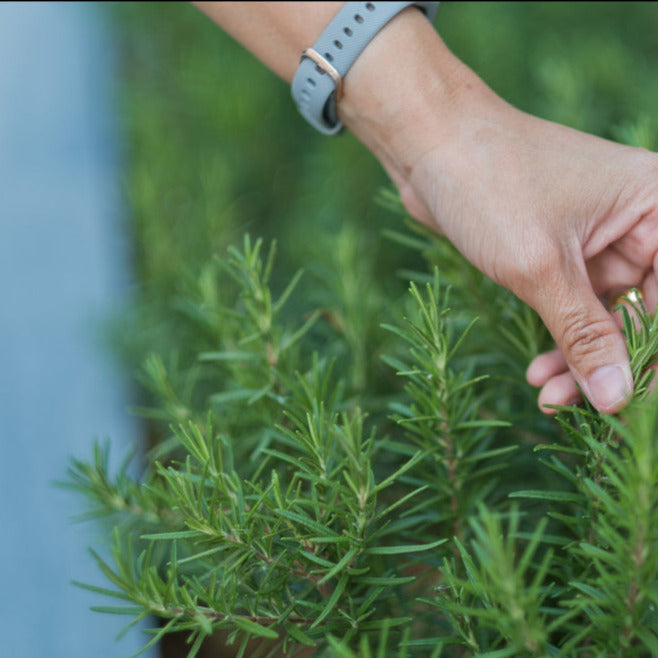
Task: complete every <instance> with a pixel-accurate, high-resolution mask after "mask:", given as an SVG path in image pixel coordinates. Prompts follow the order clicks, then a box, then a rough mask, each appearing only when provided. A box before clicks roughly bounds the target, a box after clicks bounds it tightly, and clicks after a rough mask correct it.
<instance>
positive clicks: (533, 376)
mask: <svg viewBox="0 0 658 658" xmlns="http://www.w3.org/2000/svg"><path fill="white" fill-rule="evenodd" d="M568 370H569V366H568V365H567V362H566V361H565V359H564V356H562V352H560V350H557V349H555V350H551V351H550V352H545V353H544V354H540V355H539V356H537V357H535V358H534V359H533V360H532V362H531V363H530V365H529V366H528V370H527V372H526V379H527V380H528V383H529V384H530V385H531V386H537V387H540V386H544V384H546V382H547V381H548V380H549V379H551V377H555V375H560V374H562V373H563V372H566V371H568Z"/></svg>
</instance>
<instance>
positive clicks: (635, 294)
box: [608, 287, 644, 311]
mask: <svg viewBox="0 0 658 658" xmlns="http://www.w3.org/2000/svg"><path fill="white" fill-rule="evenodd" d="M610 298H612V305H611V308H612V310H613V311H614V310H615V308H617V306H619V305H621V304H624V303H630V304H631V306H638V305H639V306H644V294H643V292H642V290H641V289H640V288H635V287H633V288H626V289H624V290H622V291H621V292H618V293H616V294H615V296H614V297H613V296H612V295H609V297H608V299H610Z"/></svg>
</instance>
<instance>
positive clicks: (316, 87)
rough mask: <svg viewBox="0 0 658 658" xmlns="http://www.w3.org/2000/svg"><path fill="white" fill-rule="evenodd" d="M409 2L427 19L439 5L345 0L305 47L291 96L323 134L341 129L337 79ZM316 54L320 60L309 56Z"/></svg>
mask: <svg viewBox="0 0 658 658" xmlns="http://www.w3.org/2000/svg"><path fill="white" fill-rule="evenodd" d="M410 5H416V6H417V7H419V8H420V9H422V10H423V11H424V12H425V15H426V16H427V18H428V19H429V20H430V21H433V20H434V17H435V16H436V12H437V10H438V8H439V3H438V2H347V3H345V6H344V7H343V8H342V9H341V10H340V11H339V12H338V14H336V16H335V17H334V18H333V20H332V21H331V23H329V25H328V26H327V28H326V29H325V31H324V32H323V33H322V34H321V35H320V38H319V39H318V40H317V41H316V42H315V44H314V45H313V48H312V51H315V52H310V51H309V54H306V53H307V51H305V54H304V55H303V56H302V61H301V62H300V64H299V68H298V69H297V73H296V74H295V77H294V79H293V82H292V96H293V98H294V100H295V103H296V104H297V107H298V109H299V111H300V112H301V114H302V116H303V117H304V118H305V119H306V120H307V121H308V122H309V123H310V124H311V125H312V126H313V127H314V128H316V129H317V130H319V131H320V132H322V133H324V134H325V135H335V134H337V133H339V132H340V131H341V130H342V128H343V124H342V123H341V122H340V121H339V120H338V117H337V115H336V93H337V91H338V89H337V86H338V83H339V82H340V79H342V77H343V76H344V75H345V74H346V73H347V71H348V70H349V69H350V67H351V66H352V64H353V63H354V62H355V61H356V58H357V57H358V56H359V55H360V54H361V52H362V51H363V50H364V48H365V47H366V46H367V45H368V44H369V43H370V41H371V40H372V38H373V37H374V36H375V35H376V34H377V32H379V30H381V29H382V27H384V25H386V23H388V22H389V21H390V20H391V19H392V18H393V17H394V16H395V15H396V14H398V13H400V12H401V11H402V10H403V9H405V8H406V7H408V6H410ZM316 55H319V62H318V61H316V60H315V59H311V56H314V57H315V56H316ZM332 68H333V69H334V70H333V71H332V70H331V69H332ZM325 69H326V70H325Z"/></svg>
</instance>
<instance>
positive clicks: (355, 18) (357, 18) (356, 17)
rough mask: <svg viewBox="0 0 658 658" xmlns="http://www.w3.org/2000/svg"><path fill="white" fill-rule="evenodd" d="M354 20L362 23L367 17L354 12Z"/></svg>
mask: <svg viewBox="0 0 658 658" xmlns="http://www.w3.org/2000/svg"><path fill="white" fill-rule="evenodd" d="M354 20H355V21H356V22H357V23H359V24H361V23H363V21H364V20H365V19H364V18H363V16H361V14H354Z"/></svg>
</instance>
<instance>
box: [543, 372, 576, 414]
mask: <svg viewBox="0 0 658 658" xmlns="http://www.w3.org/2000/svg"><path fill="white" fill-rule="evenodd" d="M581 400H582V395H581V392H580V390H579V389H578V387H577V386H576V382H575V381H574V378H573V375H572V374H571V372H570V371H569V370H567V371H566V372H563V373H562V374H560V375H556V376H554V377H551V378H550V379H549V380H548V381H547V382H546V384H545V385H544V386H543V388H542V389H541V391H540V393H539V399H538V400H537V404H538V405H539V408H540V409H541V410H542V411H543V412H544V413H545V414H549V415H553V414H556V413H557V411H556V410H555V409H551V407H550V405H556V406H567V405H570V404H576V403H578V402H580V401H581Z"/></svg>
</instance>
